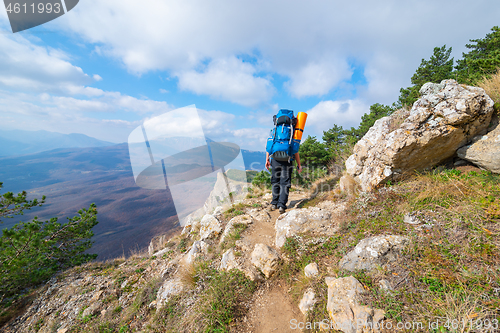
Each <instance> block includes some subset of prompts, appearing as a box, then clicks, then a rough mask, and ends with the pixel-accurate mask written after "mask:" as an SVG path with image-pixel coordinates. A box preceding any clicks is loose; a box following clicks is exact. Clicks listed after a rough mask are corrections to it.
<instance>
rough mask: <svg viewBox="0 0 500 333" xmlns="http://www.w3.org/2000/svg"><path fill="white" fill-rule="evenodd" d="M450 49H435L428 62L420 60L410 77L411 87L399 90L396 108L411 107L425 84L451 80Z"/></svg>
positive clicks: (451, 61) (444, 46)
mask: <svg viewBox="0 0 500 333" xmlns="http://www.w3.org/2000/svg"><path fill="white" fill-rule="evenodd" d="M451 50H452V49H451V47H450V48H449V49H446V45H443V46H442V47H435V48H434V52H433V54H432V56H431V58H430V59H429V60H425V59H422V62H421V63H420V66H419V67H418V68H417V70H416V71H415V74H413V76H412V77H411V83H412V84H413V86H411V87H408V88H401V90H400V93H401V95H400V96H399V99H398V102H397V103H396V106H397V107H402V106H404V105H407V106H411V105H413V103H415V101H416V100H417V99H418V98H419V97H420V94H419V90H420V88H421V87H422V86H423V85H424V84H425V83H427V82H433V83H439V82H441V81H442V80H445V79H451V78H453V58H451V59H450V55H451Z"/></svg>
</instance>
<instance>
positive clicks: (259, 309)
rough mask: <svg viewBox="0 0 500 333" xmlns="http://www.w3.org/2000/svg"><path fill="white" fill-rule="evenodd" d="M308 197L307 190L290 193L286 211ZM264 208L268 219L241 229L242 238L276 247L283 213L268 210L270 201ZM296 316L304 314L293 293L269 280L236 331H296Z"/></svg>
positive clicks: (298, 317) (301, 317)
mask: <svg viewBox="0 0 500 333" xmlns="http://www.w3.org/2000/svg"><path fill="white" fill-rule="evenodd" d="M307 197H308V196H307V194H306V193H293V192H292V193H290V196H289V200H288V209H287V211H290V210H292V209H296V207H297V206H298V204H299V203H300V202H302V201H303V200H304V199H306V198H307ZM269 201H270V200H269ZM262 209H263V210H265V211H267V213H268V214H269V216H270V219H269V220H268V221H262V220H256V221H255V222H254V223H253V225H252V226H251V227H250V228H248V229H247V230H246V231H244V232H243V233H242V239H243V240H245V241H247V242H249V243H251V244H252V247H253V246H255V244H257V243H263V244H266V245H269V246H271V247H274V241H275V235H276V233H275V229H274V224H275V222H276V219H277V218H278V217H279V216H280V213H279V211H278V210H274V211H269V205H267V206H265V207H262ZM275 283H276V282H275ZM294 319H295V320H296V321H297V322H303V321H304V319H305V318H304V315H303V314H302V313H301V312H300V310H299V308H298V306H297V305H296V304H295V303H294V302H293V300H292V299H291V297H290V295H288V293H287V292H286V290H284V289H283V287H282V286H281V285H279V284H272V285H269V284H267V285H266V286H265V287H263V288H262V289H260V290H259V291H257V292H256V294H255V295H254V298H253V300H252V305H251V307H250V310H249V312H248V315H247V317H246V320H245V321H244V322H242V323H241V324H240V325H237V328H236V330H234V332H238V333H239V332H248V333H250V332H252V333H261V332H262V333H268V332H276V333H283V332H285V333H286V332H297V330H293V329H292V328H291V322H290V321H292V320H294Z"/></svg>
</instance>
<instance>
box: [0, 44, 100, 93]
mask: <svg viewBox="0 0 500 333" xmlns="http://www.w3.org/2000/svg"><path fill="white" fill-rule="evenodd" d="M0 45H1V47H0V63H1V66H0V87H4V88H8V89H12V90H17V91H25V92H26V91H32V92H53V93H61V94H68V93H72V90H75V89H80V88H82V87H83V86H84V85H87V84H90V83H92V82H93V81H94V80H95V78H94V79H93V78H91V77H90V76H88V75H87V74H85V73H84V72H83V70H82V69H81V68H80V67H77V66H74V65H72V64H71V63H70V62H69V61H68V56H67V55H66V54H65V53H63V52H62V51H60V50H55V49H50V48H46V47H42V46H38V45H36V44H34V43H32V42H31V41H29V40H28V39H26V38H24V37H23V36H22V35H19V34H0Z"/></svg>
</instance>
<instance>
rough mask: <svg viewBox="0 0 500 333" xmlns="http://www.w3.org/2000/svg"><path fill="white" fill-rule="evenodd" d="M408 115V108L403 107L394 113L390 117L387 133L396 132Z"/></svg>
mask: <svg viewBox="0 0 500 333" xmlns="http://www.w3.org/2000/svg"><path fill="white" fill-rule="evenodd" d="M409 115H410V107H408V106H404V107H402V108H401V109H398V110H396V111H394V113H393V114H392V115H391V122H390V124H389V132H392V131H395V130H397V129H398V128H399V127H400V126H401V124H402V123H403V122H404V121H405V120H406V118H408V116H409Z"/></svg>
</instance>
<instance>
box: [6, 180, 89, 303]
mask: <svg viewBox="0 0 500 333" xmlns="http://www.w3.org/2000/svg"><path fill="white" fill-rule="evenodd" d="M1 187H2V183H0V188H1ZM44 200H45V197H43V199H42V201H41V202H39V201H38V200H36V199H34V200H31V201H30V200H27V199H26V192H22V193H19V194H18V195H17V196H15V195H14V194H13V193H12V192H7V193H5V194H3V195H1V196H0V218H4V217H7V218H8V217H12V216H13V215H22V214H23V211H24V210H25V209H30V208H32V207H35V206H40V205H41V204H42V203H43V202H44ZM96 214H97V209H96V206H95V204H91V205H90V207H89V208H88V209H81V210H80V211H78V215H77V216H75V217H73V218H68V222H67V223H59V222H58V220H57V218H52V219H50V220H48V221H40V220H38V218H37V217H35V218H34V219H33V220H32V221H29V222H20V223H17V224H16V225H14V226H13V227H12V228H6V229H3V230H2V235H1V236H0V303H1V301H2V300H3V299H4V297H11V296H14V295H18V294H19V293H20V292H22V291H23V290H25V289H27V288H30V287H33V286H36V285H38V284H40V283H43V282H45V281H47V280H48V279H49V278H50V277H52V275H54V274H55V273H56V272H57V271H59V270H61V269H65V268H69V267H72V266H75V265H80V264H83V263H85V262H88V261H90V260H92V259H95V258H96V257H97V255H96V254H89V253H85V251H86V250H88V249H90V248H91V246H92V243H93V242H92V241H91V238H92V236H93V235H94V234H93V232H92V228H93V227H94V226H95V225H96V224H97V223H98V222H97V219H96Z"/></svg>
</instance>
